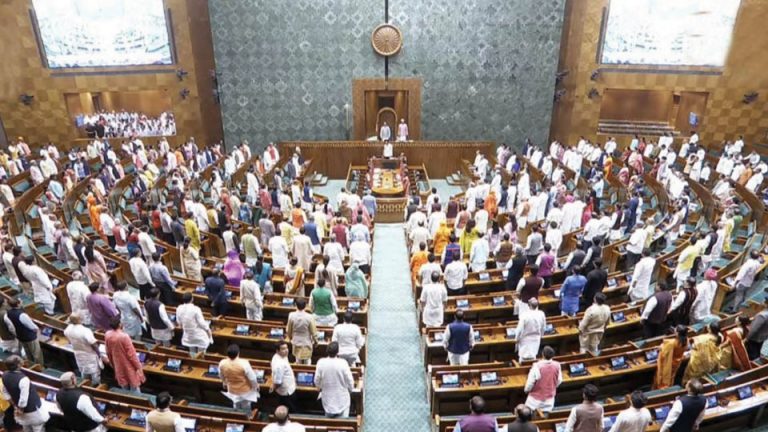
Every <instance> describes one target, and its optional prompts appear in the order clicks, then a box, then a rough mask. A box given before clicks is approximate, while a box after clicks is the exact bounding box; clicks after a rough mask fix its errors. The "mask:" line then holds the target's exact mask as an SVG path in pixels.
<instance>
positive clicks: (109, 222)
mask: <svg viewBox="0 0 768 432" xmlns="http://www.w3.org/2000/svg"><path fill="white" fill-rule="evenodd" d="M99 222H101V227H102V228H103V229H104V233H105V234H106V235H107V236H112V228H114V227H115V220H114V219H112V216H110V215H109V214H107V213H102V214H101V215H100V216H99Z"/></svg>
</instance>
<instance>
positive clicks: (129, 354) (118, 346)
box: [104, 317, 146, 393]
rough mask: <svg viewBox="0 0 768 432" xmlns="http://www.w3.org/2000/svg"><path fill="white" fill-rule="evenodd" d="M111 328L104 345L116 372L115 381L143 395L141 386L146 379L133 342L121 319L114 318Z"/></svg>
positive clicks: (105, 337)
mask: <svg viewBox="0 0 768 432" xmlns="http://www.w3.org/2000/svg"><path fill="white" fill-rule="evenodd" d="M110 326H111V327H112V330H109V331H108V332H107V333H106V334H105V335H104V343H105V344H106V346H107V359H108V360H109V364H110V365H112V369H114V371H115V379H116V380H117V383H118V384H119V385H120V387H122V388H124V389H126V390H130V391H132V392H133V393H141V388H140V386H141V384H142V383H143V382H144V381H146V378H145V377H144V371H143V370H142V364H141V362H139V358H138V356H137V355H136V349H135V348H134V347H133V341H131V337H130V336H128V334H127V333H125V332H124V331H123V325H122V324H121V323H120V318H119V317H115V318H113V319H112V322H111V323H110Z"/></svg>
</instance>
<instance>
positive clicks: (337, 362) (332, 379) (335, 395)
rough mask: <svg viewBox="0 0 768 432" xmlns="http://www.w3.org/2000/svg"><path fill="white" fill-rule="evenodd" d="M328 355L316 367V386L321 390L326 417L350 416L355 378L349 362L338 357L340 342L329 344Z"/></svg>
mask: <svg viewBox="0 0 768 432" xmlns="http://www.w3.org/2000/svg"><path fill="white" fill-rule="evenodd" d="M327 352H328V357H325V358H321V359H320V360H319V361H318V362H317V367H316V368H315V387H317V388H318V389H319V390H320V399H322V401H323V411H325V416H326V417H349V405H350V403H351V398H350V395H349V394H350V392H353V391H354V390H355V380H354V378H353V377H352V370H351V369H350V368H349V363H347V361H346V360H344V359H343V358H340V357H338V354H339V344H338V342H331V343H329V344H328V349H327Z"/></svg>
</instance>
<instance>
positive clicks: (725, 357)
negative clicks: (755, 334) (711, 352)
mask: <svg viewBox="0 0 768 432" xmlns="http://www.w3.org/2000/svg"><path fill="white" fill-rule="evenodd" d="M743 338H744V334H743V330H742V329H741V327H737V328H735V329H732V330H729V331H727V332H725V343H723V345H721V349H720V369H723V370H726V369H738V370H740V371H747V370H750V369H752V363H751V362H750V361H749V355H747V348H746V347H745V346H744V339H743Z"/></svg>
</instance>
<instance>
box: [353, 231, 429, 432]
mask: <svg viewBox="0 0 768 432" xmlns="http://www.w3.org/2000/svg"><path fill="white" fill-rule="evenodd" d="M372 267H373V270H372V271H373V280H372V283H371V308H370V311H369V318H368V333H369V340H368V367H367V371H366V382H365V392H366V395H365V402H366V403H365V421H364V424H365V430H366V431H367V432H379V431H405V430H407V431H409V432H429V431H430V425H431V422H430V418H429V403H428V401H427V397H426V394H427V392H426V389H427V387H426V381H425V374H424V365H423V363H422V354H421V351H420V348H419V326H418V323H417V321H416V319H417V314H416V308H415V306H414V302H413V300H412V294H411V282H410V272H409V269H408V251H407V249H406V245H405V233H404V232H403V225H402V224H376V233H375V237H374V246H373V266H372Z"/></svg>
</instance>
